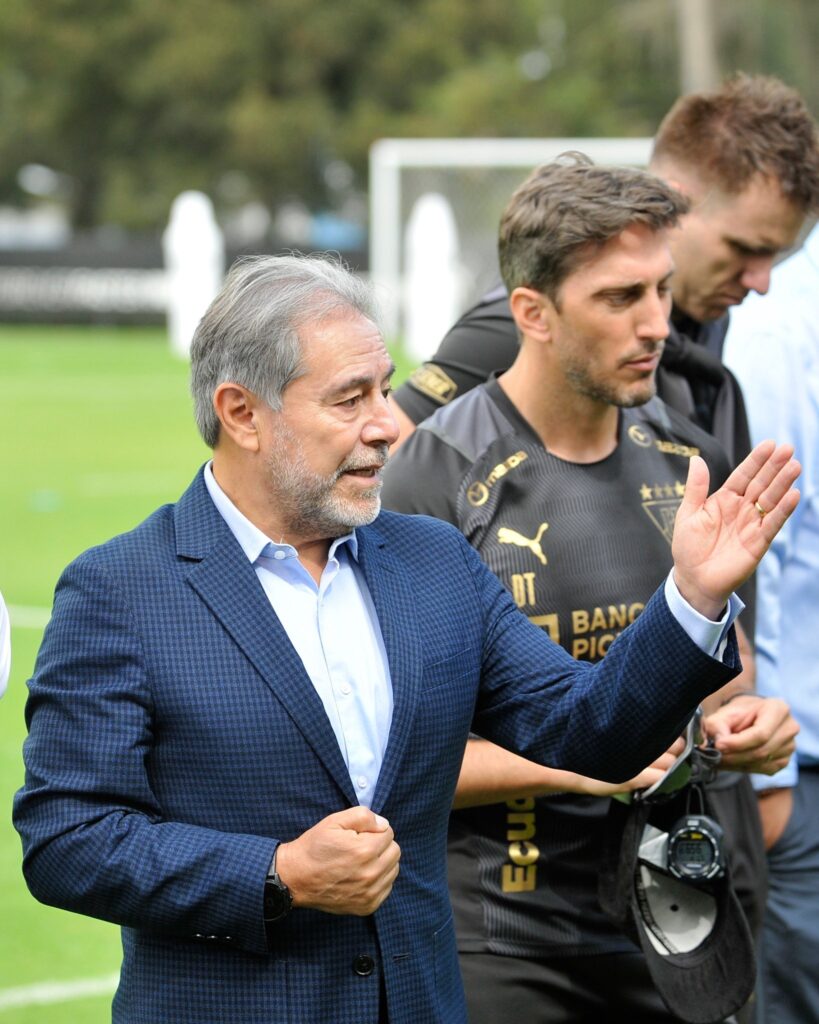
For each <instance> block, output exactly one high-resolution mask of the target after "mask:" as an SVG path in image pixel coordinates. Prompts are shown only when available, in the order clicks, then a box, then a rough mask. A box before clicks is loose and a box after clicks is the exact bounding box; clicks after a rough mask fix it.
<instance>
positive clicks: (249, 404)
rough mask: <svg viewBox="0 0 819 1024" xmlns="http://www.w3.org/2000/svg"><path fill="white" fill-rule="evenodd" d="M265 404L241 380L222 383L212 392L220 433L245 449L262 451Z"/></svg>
mask: <svg viewBox="0 0 819 1024" xmlns="http://www.w3.org/2000/svg"><path fill="white" fill-rule="evenodd" d="M263 405H264V403H263V402H262V401H261V399H259V398H258V396H256V395H254V394H253V392H252V391H248V389H247V388H243V387H242V385H241V384H234V383H232V382H230V381H225V382H223V383H222V384H220V385H219V386H218V387H217V389H216V390H215V391H214V393H213V409H214V412H215V413H216V415H217V417H218V418H219V423H220V425H221V429H220V431H219V435H220V437H224V438H226V439H229V440H230V441H232V442H233V444H235V445H237V446H238V447H239V448H244V449H245V451H249V452H257V451H259V449H260V447H261V433H260V422H259V414H260V412H261V409H262V407H263ZM265 408H266V406H265Z"/></svg>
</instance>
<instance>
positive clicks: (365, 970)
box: [353, 953, 375, 978]
mask: <svg viewBox="0 0 819 1024" xmlns="http://www.w3.org/2000/svg"><path fill="white" fill-rule="evenodd" d="M353 970H354V971H355V973H356V974H357V975H358V976H359V977H360V978H366V977H367V976H368V975H369V974H372V973H373V971H374V970H375V960H373V958H372V957H371V956H367V954H366V953H360V954H359V955H358V956H357V957H356V958H355V960H353Z"/></svg>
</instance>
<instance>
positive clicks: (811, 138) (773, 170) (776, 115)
mask: <svg viewBox="0 0 819 1024" xmlns="http://www.w3.org/2000/svg"><path fill="white" fill-rule="evenodd" d="M666 163H671V164H676V165H677V166H679V167H681V168H690V169H691V170H692V171H693V172H694V173H695V174H696V175H698V176H699V177H702V178H704V179H705V181H706V182H708V183H709V184H713V185H715V186H717V187H718V188H720V189H721V190H722V191H723V192H727V193H728V194H730V195H736V194H737V193H738V192H741V191H742V190H743V189H744V188H746V187H747V185H748V184H749V182H750V181H751V179H752V178H753V177H754V175H756V174H763V175H769V176H772V177H773V178H775V179H776V180H777V181H778V182H779V185H780V188H781V189H782V194H783V195H784V196H785V197H786V198H787V199H789V200H790V201H791V202H792V203H794V204H796V205H797V206H799V207H801V208H802V209H803V210H805V212H808V211H810V210H817V209H819V131H817V126H816V122H815V121H814V120H813V118H812V117H811V115H810V112H809V111H808V108H807V106H806V105H805V102H804V100H803V99H802V97H801V96H800V95H799V93H798V92H796V91H795V90H794V89H791V88H789V87H788V86H787V85H785V84H784V83H783V82H780V81H779V79H777V78H769V77H766V76H764V75H746V74H743V73H741V72H740V73H739V74H736V75H734V76H733V77H732V78H729V79H728V80H727V81H726V82H725V83H724V84H723V86H722V88H720V89H719V90H717V91H716V92H711V93H692V94H691V95H689V96H683V97H682V98H681V99H679V100H677V102H676V103H675V104H674V106H673V107H672V108H671V110H670V111H669V112H668V113H667V114H666V116H665V117H664V118H663V120H662V122H661V124H660V127H659V129H658V131H657V135H656V136H655V139H654V152H653V155H652V158H651V164H652V166H655V165H657V166H658V167H661V166H663V165H665V164H666ZM664 169H665V168H664Z"/></svg>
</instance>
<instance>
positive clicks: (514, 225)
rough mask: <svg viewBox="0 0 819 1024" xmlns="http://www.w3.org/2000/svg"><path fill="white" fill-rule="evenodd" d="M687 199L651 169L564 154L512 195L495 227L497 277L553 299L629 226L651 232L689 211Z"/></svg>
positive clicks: (531, 175)
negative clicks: (603, 163)
mask: <svg viewBox="0 0 819 1024" xmlns="http://www.w3.org/2000/svg"><path fill="white" fill-rule="evenodd" d="M688 209H689V203H688V200H687V199H686V198H685V197H684V196H683V195H682V194H681V193H680V192H678V191H677V190H676V189H674V188H672V187H671V186H670V185H667V184H666V183H665V182H664V181H662V180H661V179H660V178H658V177H656V176H655V175H653V174H650V173H649V172H648V171H641V170H637V169H636V168H632V167H596V166H595V165H594V164H593V163H592V162H591V161H590V160H589V158H588V157H586V156H584V155H583V154H582V153H564V154H562V156H560V157H558V159H557V160H556V161H555V162H554V163H551V164H543V166H541V167H538V168H536V169H535V170H534V171H533V172H532V173H531V174H530V175H529V177H528V178H527V179H526V181H524V182H523V184H522V185H520V186H519V187H518V188H517V189H516V190H515V192H514V193H513V194H512V198H511V199H510V200H509V202H508V204H507V206H506V209H505V210H504V212H503V215H502V217H501V222H500V233H499V237H498V259H499V262H500V270H501V276H502V277H503V280H504V283H505V284H506V287H507V288H508V289H509V291H510V292H511V291H512V290H513V289H514V288H520V287H528V288H536V289H537V290H538V291H540V292H543V293H544V294H546V295H548V296H549V298H550V299H551V300H552V301H553V302H556V301H557V292H558V289H559V288H560V285H561V284H562V283H563V282H564V281H565V280H566V278H567V277H568V276H569V275H570V274H571V273H573V272H574V271H575V270H576V269H577V268H578V267H579V266H580V265H581V264H582V263H584V262H585V261H586V260H588V259H589V258H590V257H591V256H592V255H593V254H594V252H595V251H596V250H597V249H599V248H600V247H601V246H603V245H605V243H606V242H608V241H609V240H610V239H612V238H615V237H616V236H617V235H619V234H620V232H621V231H624V230H625V229H626V228H627V227H630V226H631V225H632V224H646V225H648V227H650V228H652V229H653V230H655V231H659V230H661V229H662V228H666V227H671V226H672V225H674V224H676V223H677V220H678V219H679V217H680V215H681V214H683V213H687V212H688Z"/></svg>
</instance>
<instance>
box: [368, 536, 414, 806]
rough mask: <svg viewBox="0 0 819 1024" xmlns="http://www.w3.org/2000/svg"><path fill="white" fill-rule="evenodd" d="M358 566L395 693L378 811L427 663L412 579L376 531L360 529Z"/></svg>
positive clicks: (404, 740) (399, 759)
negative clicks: (410, 579)
mask: <svg viewBox="0 0 819 1024" xmlns="http://www.w3.org/2000/svg"><path fill="white" fill-rule="evenodd" d="M356 536H357V538H358V564H359V566H360V568H361V570H362V572H363V574H364V578H365V580H366V581H367V587H368V589H369V591H370V595H371V597H372V599H373V604H374V605H375V609H376V612H377V614H378V622H379V625H380V627H381V635H382V636H383V638H384V646H385V648H386V651H387V660H388V662H389V666H390V676H391V679H392V692H393V712H392V725H391V727H390V735H389V739H388V741H387V749H386V751H385V752H384V760H383V762H382V765H381V772H380V774H379V776H378V782H377V784H376V787H375V793H374V794H373V804H372V807H373V810H374V811H378V810H379V809H380V808H383V806H384V804H385V803H386V801H387V798H388V796H389V793H390V790H391V789H392V786H393V783H394V782H395V779H396V777H397V775H398V772H399V771H400V770H401V768H402V762H403V757H404V752H405V750H406V747H407V741H408V739H409V737H410V734H411V731H412V722H413V719H414V717H415V711H416V708H417V707H418V699H419V694H420V689H421V678H422V673H423V662H422V657H421V649H420V645H419V643H418V630H417V627H416V619H415V611H414V601H415V600H416V598H415V597H414V596H413V593H412V591H411V588H410V586H409V584H408V583H407V581H406V575H405V573H404V572H402V571H401V568H400V566H398V565H396V564H395V562H394V561H393V559H392V558H391V557H390V555H389V552H388V551H386V550H385V545H384V540H383V538H382V536H381V534H380V533H379V531H378V529H377V526H376V527H363V528H361V529H358V530H356Z"/></svg>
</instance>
